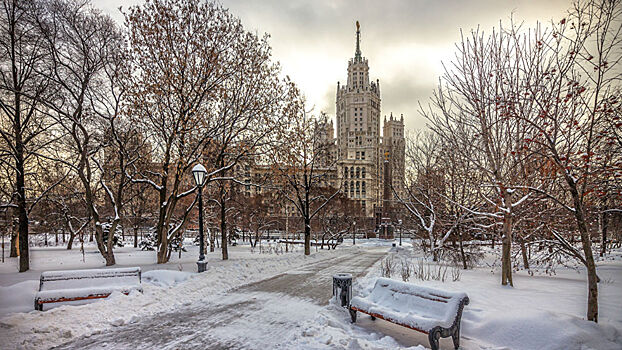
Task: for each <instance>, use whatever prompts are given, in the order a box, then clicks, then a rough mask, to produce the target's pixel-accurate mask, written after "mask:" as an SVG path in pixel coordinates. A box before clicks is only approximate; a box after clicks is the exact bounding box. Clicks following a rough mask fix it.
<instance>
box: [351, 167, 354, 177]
mask: <svg viewBox="0 0 622 350" xmlns="http://www.w3.org/2000/svg"><path fill="white" fill-rule="evenodd" d="M350 178H351V179H353V178H354V167H351V168H350Z"/></svg>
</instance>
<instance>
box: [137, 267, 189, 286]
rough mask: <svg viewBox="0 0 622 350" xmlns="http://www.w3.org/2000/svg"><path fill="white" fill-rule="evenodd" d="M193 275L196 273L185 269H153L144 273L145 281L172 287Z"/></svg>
mask: <svg viewBox="0 0 622 350" xmlns="http://www.w3.org/2000/svg"><path fill="white" fill-rule="evenodd" d="M193 275H194V273H192V272H185V271H172V270H151V271H147V272H145V273H143V282H145V283H149V284H152V285H154V286H158V287H171V286H173V285H175V284H177V283H181V282H184V281H186V280H187V279H188V278H190V277H191V276H193Z"/></svg>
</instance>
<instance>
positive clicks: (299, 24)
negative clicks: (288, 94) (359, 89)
mask: <svg viewBox="0 0 622 350" xmlns="http://www.w3.org/2000/svg"><path fill="white" fill-rule="evenodd" d="M141 2H142V1H141V0H100V1H95V2H94V5H95V6H97V7H100V8H102V10H104V11H105V12H108V13H111V14H112V15H113V17H114V18H115V19H117V20H118V21H119V20H120V21H122V16H121V15H120V14H119V13H118V10H117V7H119V6H120V5H123V6H124V7H127V6H129V5H132V4H138V3H141ZM220 2H221V4H222V5H223V6H224V7H225V8H229V9H230V11H231V12H232V13H233V14H234V15H236V16H238V17H239V18H240V19H241V20H242V23H243V24H244V26H245V28H246V29H247V30H250V31H254V32H255V31H256V32H258V33H259V34H262V33H264V32H267V33H269V34H270V35H271V39H270V44H271V45H272V47H273V57H274V58H275V59H276V60H279V61H280V62H281V65H282V67H283V73H284V74H287V75H289V76H290V77H292V79H293V80H294V81H295V82H296V83H297V84H298V85H299V86H300V88H301V89H302V91H303V92H304V93H305V94H306V96H307V99H308V102H309V106H315V110H314V111H315V112H318V113H319V112H320V111H326V112H328V113H329V114H331V115H334V113H335V106H334V104H335V89H336V84H337V81H341V82H342V83H343V82H344V81H345V79H346V74H347V71H346V69H347V62H348V60H349V59H350V58H351V57H353V55H354V48H355V25H354V23H355V21H356V20H359V21H360V22H361V32H362V39H361V49H362V52H363V55H364V56H365V57H367V58H368V59H369V64H370V74H371V78H372V79H374V80H375V79H380V84H381V93H382V101H383V102H382V113H383V114H388V112H390V111H394V114H395V113H404V117H405V122H406V126H407V127H408V128H420V127H423V126H424V125H425V121H423V120H422V118H421V117H420V116H419V113H418V110H419V108H418V101H421V102H422V103H424V104H425V103H427V102H428V100H429V97H430V96H431V95H432V91H433V90H434V87H435V86H436V84H437V81H438V77H439V76H440V75H441V74H442V72H443V69H442V65H441V64H440V63H441V61H446V62H448V61H449V60H451V58H452V57H453V52H454V44H455V43H456V42H458V41H459V40H460V30H461V29H462V30H464V31H465V32H468V31H470V30H471V29H476V28H477V27H478V26H479V27H480V28H482V29H483V30H484V31H486V32H488V31H490V29H491V28H493V27H497V26H498V25H499V21H503V22H505V23H507V22H508V21H509V19H510V18H513V19H514V20H515V22H522V21H524V22H525V25H528V26H532V25H533V24H534V23H535V21H536V20H539V21H542V22H548V21H549V20H551V19H559V18H561V17H563V15H564V13H565V12H566V10H567V9H568V8H570V6H571V0H547V1H533V0H504V1H499V0H479V1H464V0H443V1H439V0H414V1H400V0H382V1H377V0H342V1H336V0H315V1H313V0H310V1H295V0H262V1H255V0H220Z"/></svg>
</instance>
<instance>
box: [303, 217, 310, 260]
mask: <svg viewBox="0 0 622 350" xmlns="http://www.w3.org/2000/svg"><path fill="white" fill-rule="evenodd" d="M304 222H305V255H311V220H310V219H309V217H308V215H307V216H305V219H304Z"/></svg>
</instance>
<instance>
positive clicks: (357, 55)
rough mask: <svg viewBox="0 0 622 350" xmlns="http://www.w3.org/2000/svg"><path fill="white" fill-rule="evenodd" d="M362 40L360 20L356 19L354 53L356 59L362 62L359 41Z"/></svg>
mask: <svg viewBox="0 0 622 350" xmlns="http://www.w3.org/2000/svg"><path fill="white" fill-rule="evenodd" d="M360 41H361V25H360V24H359V21H356V52H355V53H354V61H355V62H361V46H360V44H359V42H360Z"/></svg>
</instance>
